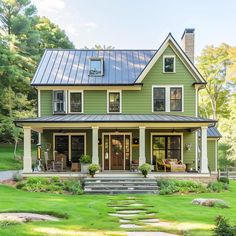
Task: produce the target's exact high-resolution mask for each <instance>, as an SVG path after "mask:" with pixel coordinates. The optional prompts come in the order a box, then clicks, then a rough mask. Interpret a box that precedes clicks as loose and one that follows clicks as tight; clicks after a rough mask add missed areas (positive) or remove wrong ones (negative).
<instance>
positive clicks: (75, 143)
mask: <svg viewBox="0 0 236 236" xmlns="http://www.w3.org/2000/svg"><path fill="white" fill-rule="evenodd" d="M84 151H85V150H84V136H83V135H76V136H71V161H72V162H77V163H78V162H79V160H80V157H81V156H82V155H83V154H84Z"/></svg>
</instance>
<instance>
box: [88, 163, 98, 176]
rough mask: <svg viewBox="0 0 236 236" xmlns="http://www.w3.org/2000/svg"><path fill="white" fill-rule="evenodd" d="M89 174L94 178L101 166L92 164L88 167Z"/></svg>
mask: <svg viewBox="0 0 236 236" xmlns="http://www.w3.org/2000/svg"><path fill="white" fill-rule="evenodd" d="M88 170H89V174H90V175H91V176H92V177H93V176H94V175H95V173H96V171H98V170H100V166H99V165H97V164H90V165H89V167H88Z"/></svg>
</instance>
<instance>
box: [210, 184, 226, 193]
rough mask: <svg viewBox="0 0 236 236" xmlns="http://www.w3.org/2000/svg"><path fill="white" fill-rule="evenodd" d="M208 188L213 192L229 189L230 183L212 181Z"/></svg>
mask: <svg viewBox="0 0 236 236" xmlns="http://www.w3.org/2000/svg"><path fill="white" fill-rule="evenodd" d="M207 188H208V189H209V190H210V191H212V192H217V193H219V192H222V191H223V190H228V184H226V183H222V182H211V183H209V184H208V186H207Z"/></svg>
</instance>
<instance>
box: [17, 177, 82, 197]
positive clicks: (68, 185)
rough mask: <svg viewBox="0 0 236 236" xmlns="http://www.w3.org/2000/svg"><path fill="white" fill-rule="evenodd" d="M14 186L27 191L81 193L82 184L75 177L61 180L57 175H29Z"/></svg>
mask: <svg viewBox="0 0 236 236" xmlns="http://www.w3.org/2000/svg"><path fill="white" fill-rule="evenodd" d="M16 187H17V188H18V189H22V190H24V191H28V192H49V193H56V194H62V193H69V194H82V193H83V190H82V186H81V183H80V181H79V180H77V179H67V180H62V179H60V178H58V177H52V178H44V177H29V178H27V179H26V180H23V181H21V182H19V183H18V184H17V185H16Z"/></svg>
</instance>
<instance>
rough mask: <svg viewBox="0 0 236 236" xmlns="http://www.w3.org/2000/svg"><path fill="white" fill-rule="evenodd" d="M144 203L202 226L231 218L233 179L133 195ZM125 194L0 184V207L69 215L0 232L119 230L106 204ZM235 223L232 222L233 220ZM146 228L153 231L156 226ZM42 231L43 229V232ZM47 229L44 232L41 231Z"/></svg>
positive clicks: (164, 216)
mask: <svg viewBox="0 0 236 236" xmlns="http://www.w3.org/2000/svg"><path fill="white" fill-rule="evenodd" d="M133 196H135V197H136V198H137V200H139V201H141V202H143V203H145V204H146V205H150V206H153V207H151V208H150V209H151V211H152V212H154V213H155V214H156V217H157V218H159V219H161V220H166V221H173V222H177V223H187V224H196V223H198V224H202V227H205V226H206V225H208V226H209V224H210V225H212V224H214V219H215V217H216V216H217V215H219V214H221V215H224V216H226V217H227V218H229V219H230V220H231V222H233V221H235V215H236V197H235V196H236V182H232V183H231V184H230V191H227V192H223V193H204V194H195V195H171V196H159V195H133ZM196 197H211V198H221V199H223V200H225V201H226V202H227V203H229V205H230V208H228V209H219V208H206V207H202V206H195V205H191V201H192V200H193V199H194V198H196ZM125 198H127V195H80V196H71V195H55V194H47V193H29V192H23V191H21V190H16V189H14V188H12V187H8V186H3V185H0V211H45V212H46V211H52V212H58V213H67V214H68V216H69V218H68V219H63V220H60V221H58V222H30V223H25V224H21V225H11V226H6V227H1V228H0V235H5V236H6V235H49V232H50V231H51V230H53V231H54V233H55V230H59V231H58V232H57V233H56V234H54V235H59V232H62V234H61V235H73V232H74V231H77V232H78V231H85V232H87V231H96V232H101V235H103V234H102V232H103V233H106V235H118V234H121V233H122V230H121V229H120V227H119V222H118V218H116V217H112V216H109V215H108V213H109V212H110V211H112V209H111V208H109V207H108V204H109V203H111V201H113V202H119V201H120V200H122V199H125ZM234 223H235V222H234ZM149 230H155V231H157V230H158V229H157V228H152V229H151V228H150V229H149ZM43 232H44V233H43ZM45 232H47V234H46V233H45ZM86 235H88V234H86ZM186 235H190V236H197V235H198V236H206V235H209V236H210V235H212V232H211V230H209V229H207V230H206V229H205V230H203V229H202V230H201V229H198V230H191V231H189V232H188V234H186Z"/></svg>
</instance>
